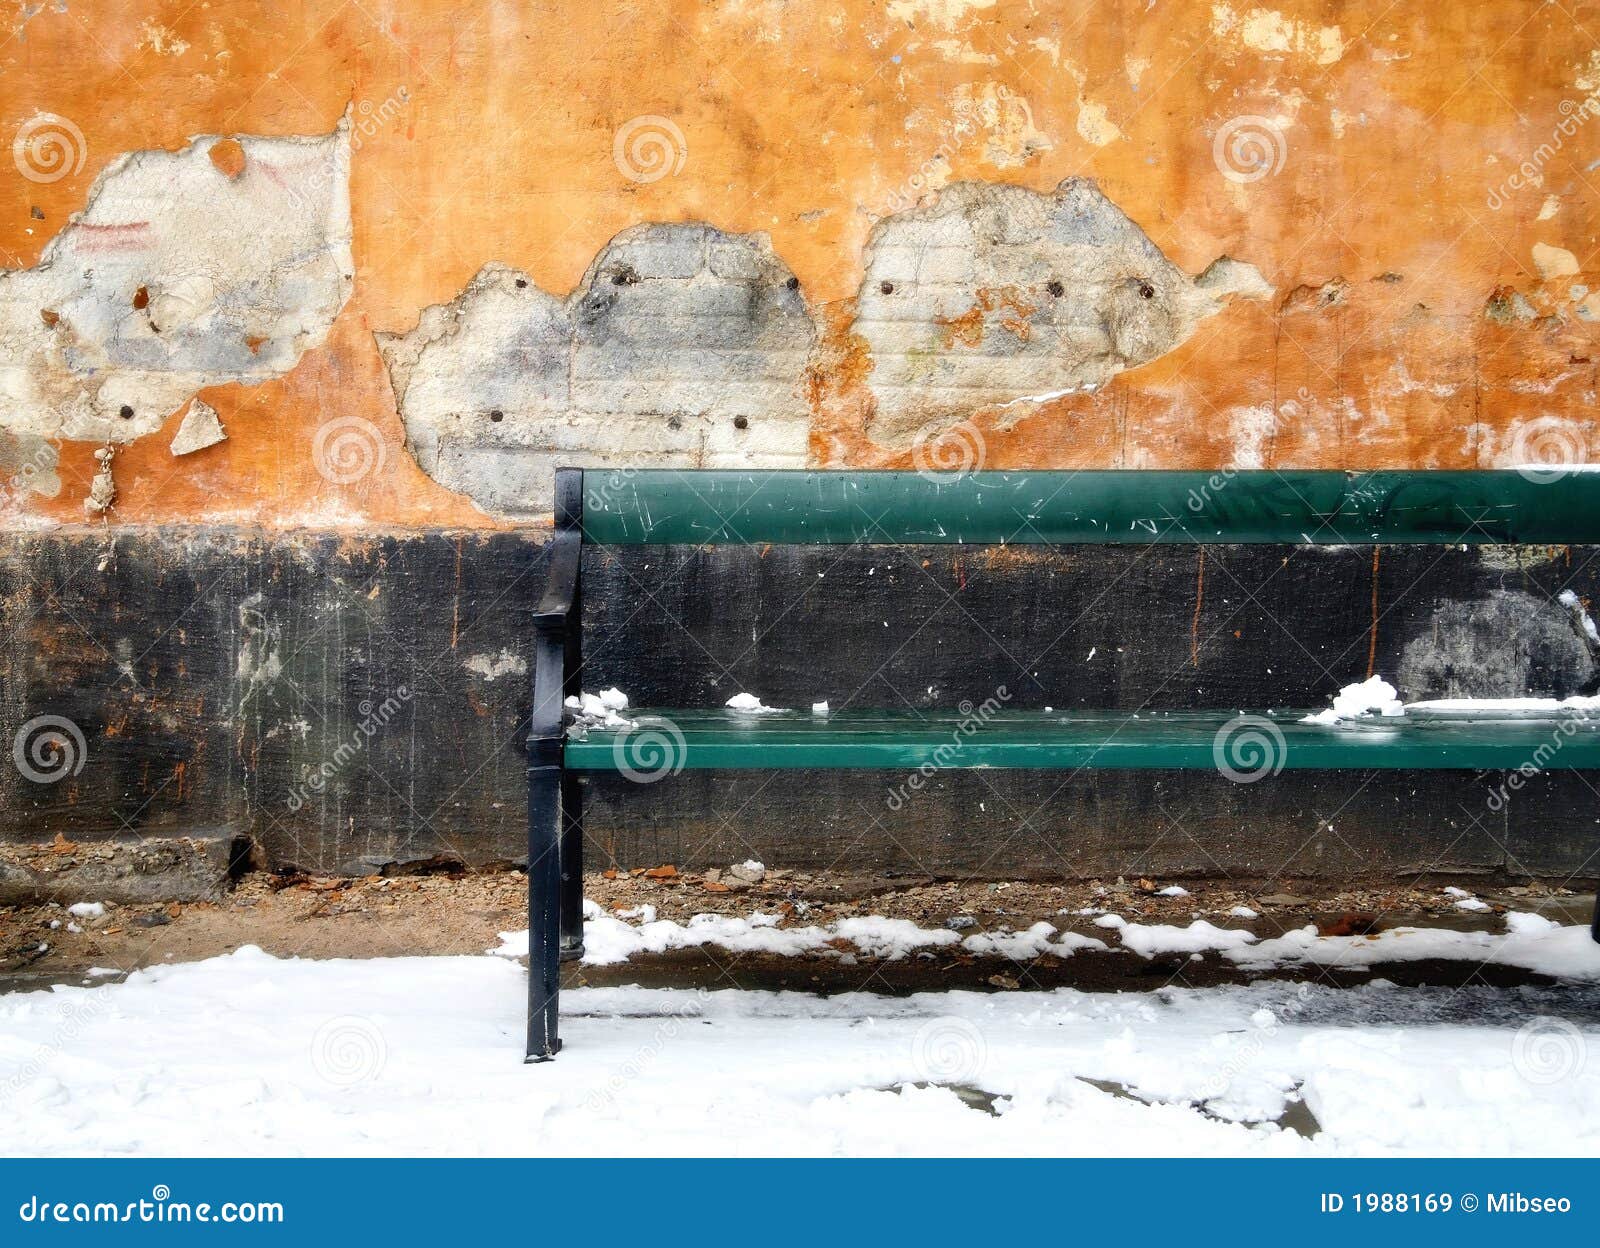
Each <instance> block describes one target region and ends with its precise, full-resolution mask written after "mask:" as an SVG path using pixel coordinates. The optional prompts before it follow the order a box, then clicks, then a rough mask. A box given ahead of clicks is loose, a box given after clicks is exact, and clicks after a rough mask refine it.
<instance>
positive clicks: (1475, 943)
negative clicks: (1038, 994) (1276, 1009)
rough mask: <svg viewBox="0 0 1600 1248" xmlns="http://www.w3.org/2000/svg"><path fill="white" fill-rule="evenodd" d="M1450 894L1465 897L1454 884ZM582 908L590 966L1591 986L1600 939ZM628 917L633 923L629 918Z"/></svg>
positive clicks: (515, 944) (523, 938) (518, 945)
mask: <svg viewBox="0 0 1600 1248" xmlns="http://www.w3.org/2000/svg"><path fill="white" fill-rule="evenodd" d="M747 865H750V864H747ZM754 865H759V864H754ZM1447 891H1448V890H1447ZM1455 891H1456V892H1463V893H1464V890H1461V889H1457V890H1455ZM1465 895H1466V896H1468V897H1470V896H1471V894H1469V893H1468V894H1465ZM583 906H584V911H583V913H584V925H583V939H584V957H583V960H584V961H585V962H586V963H588V964H589V965H591V966H607V965H614V964H616V963H619V962H626V961H628V960H629V959H630V958H632V957H635V956H637V955H639V954H658V953H665V952H667V951H668V950H672V949H698V948H712V949H720V950H723V951H724V952H727V953H733V954H740V953H760V954H773V955H778V956H782V957H797V956H799V955H801V954H809V955H813V956H822V957H840V958H849V959H854V958H855V956H856V955H855V954H854V953H851V952H846V951H841V950H839V949H838V948H836V943H837V942H838V941H840V940H841V939H842V940H845V941H849V942H850V943H851V944H852V945H854V946H855V948H856V949H858V950H860V952H862V953H864V954H866V955H867V956H869V957H873V958H891V959H893V958H904V957H909V956H911V955H913V954H917V953H924V952H931V951H933V950H937V949H947V950H948V949H954V948H957V947H959V948H960V949H961V951H963V952H965V953H969V954H973V955H976V956H978V957H996V956H998V957H1006V958H1013V959H1015V960H1017V961H1019V962H1020V961H1026V960H1028V959H1031V958H1037V957H1041V956H1043V955H1044V954H1051V955H1054V956H1055V957H1058V958H1067V957H1071V956H1072V955H1073V954H1074V953H1077V952H1079V951H1081V950H1084V949H1093V950H1095V951H1097V952H1105V951H1109V950H1116V949H1119V948H1120V949H1122V950H1126V951H1127V952H1129V953H1132V954H1136V955H1138V956H1139V957H1142V958H1154V957H1159V956H1161V955H1163V954H1173V953H1187V954H1191V955H1194V954H1205V953H1220V954H1222V955H1223V956H1224V957H1226V958H1228V959H1230V960H1231V961H1233V962H1236V963H1238V964H1240V965H1241V966H1243V967H1245V968H1247V969H1249V970H1253V971H1263V970H1273V969H1276V968H1279V967H1284V966H1291V967H1301V966H1327V967H1339V968H1340V969H1342V970H1361V969H1364V968H1367V967H1371V966H1375V965H1378V964H1380V963H1384V962H1418V961H1423V960H1432V959H1439V960H1443V961H1453V962H1476V963H1487V964H1490V965H1498V966H1511V967H1517V968H1519V969H1522V970H1527V971H1535V972H1538V973H1540V974H1546V975H1551V976H1555V977H1557V978H1563V979H1572V980H1578V981H1589V982H1600V945H1597V944H1595V943H1594V941H1593V940H1592V939H1591V938H1590V935H1589V929H1588V928H1587V927H1580V926H1568V927H1563V926H1561V925H1559V924H1557V923H1553V922H1551V921H1550V920H1549V919H1546V918H1544V917H1542V916H1541V915H1537V914H1519V913H1516V912H1514V911H1513V912H1512V913H1510V914H1508V915H1506V919H1505V922H1506V931H1505V932H1504V933H1498V934H1497V933H1494V932H1489V931H1472V932H1460V931H1452V930H1447V929H1444V928H1417V927H1395V928H1390V929H1389V930H1387V931H1383V932H1379V933H1376V934H1375V935H1370V936H1320V935H1318V934H1317V929H1316V928H1315V927H1314V926H1310V925H1308V926H1306V927H1303V928H1299V929H1297V930H1295V931H1291V932H1286V933H1285V934H1284V935H1282V936H1277V937H1274V938H1271V939H1268V940H1262V939H1261V938H1260V937H1258V936H1257V935H1256V934H1255V933H1254V932H1252V931H1250V930H1249V929H1248V928H1242V927H1218V926H1216V925H1215V924H1213V923H1209V922H1207V921H1206V920H1205V919H1195V920H1193V921H1192V922H1190V923H1189V924H1188V925H1187V926H1179V925H1177V924H1174V923H1133V922H1129V921H1128V920H1127V919H1125V918H1123V917H1122V916H1121V915H1119V914H1106V913H1100V914H1098V917H1096V918H1094V919H1093V920H1092V922H1093V924H1094V926H1095V927H1097V928H1101V929H1103V930H1105V931H1106V932H1107V933H1108V936H1110V937H1114V938H1115V939H1116V940H1117V941H1118V944H1117V945H1114V946H1113V945H1108V944H1107V943H1106V942H1105V941H1104V940H1097V939H1095V938H1094V937H1092V936H1084V935H1081V934H1079V933H1077V932H1070V931H1061V932H1058V931H1057V930H1056V928H1055V927H1054V926H1053V925H1051V924H1049V923H1042V922H1041V923H1035V924H1034V925H1033V926H1032V927H1029V928H1027V929H1026V930H1024V931H1021V932H975V933H973V934H972V935H971V936H968V937H966V938H965V939H963V938H962V937H961V936H960V935H959V934H957V933H956V932H954V931H951V930H949V929H947V928H942V927H934V928H928V927H919V926H917V925H916V924H915V923H913V922H912V921H911V920H910V919H889V918H884V917H883V916H882V915H868V916H863V917H860V918H849V919H840V920H839V921H838V922H836V923H831V924H828V925H826V926H816V925H813V926H810V927H780V926H779V923H780V922H781V918H780V916H779V915H777V914H768V913H761V912H757V913H754V914H751V915H749V916H748V917H740V916H737V915H724V914H697V915H695V916H694V917H693V918H691V919H690V920H689V921H688V922H687V923H676V922H674V921H673V920H671V919H657V918H656V910H655V907H654V906H648V905H646V906H640V907H639V908H638V909H636V910H626V911H620V912H618V913H617V914H607V913H606V912H605V911H604V910H602V909H601V908H600V907H599V906H597V905H596V904H595V903H594V902H593V901H589V900H585V901H584V903H583ZM1240 911H1245V913H1246V914H1247V915H1248V916H1249V917H1251V918H1255V917H1259V916H1257V915H1256V914H1255V912H1254V911H1251V910H1247V908H1246V907H1243V906H1238V907H1235V908H1234V911H1233V913H1234V914H1235V915H1236V916H1237V917H1245V916H1244V915H1240V914H1239V912H1240ZM634 919H637V920H638V922H637V923H633V922H630V921H629V920H634ZM490 952H491V953H494V954H497V955H499V956H501V957H507V958H522V957H526V956H527V954H528V933H527V931H526V930H523V931H520V932H502V933H501V934H500V944H499V946H498V947H496V948H495V949H492V950H490Z"/></svg>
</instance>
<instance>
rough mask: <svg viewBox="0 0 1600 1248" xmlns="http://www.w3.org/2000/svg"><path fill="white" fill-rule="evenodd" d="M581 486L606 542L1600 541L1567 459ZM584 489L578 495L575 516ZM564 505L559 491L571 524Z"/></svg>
mask: <svg viewBox="0 0 1600 1248" xmlns="http://www.w3.org/2000/svg"><path fill="white" fill-rule="evenodd" d="M563 475H565V474H563ZM576 475H577V474H572V476H573V477H575V476H576ZM568 480H569V481H570V480H571V478H568ZM572 485H573V486H576V482H575V481H573V482H572ZM575 492H576V491H575V489H574V490H573V493H575ZM559 493H560V489H559V487H558V494H559ZM581 498H582V504H581V529H582V534H583V541H585V542H588V543H595V544H601V545H665V544H672V543H686V544H689V545H704V544H717V543H733V542H745V543H773V544H777V545H790V544H794V545H800V544H851V543H858V542H859V543H866V544H915V543H928V544H952V543H953V544H974V545H978V544H983V545H998V544H1007V543H1049V544H1052V545H1054V544H1069V543H1083V544H1106V543H1130V544H1138V545H1148V544H1151V543H1164V544H1227V543H1287V544H1290V545H1311V546H1345V545H1378V544H1391V543H1393V544H1402V543H1403V544H1444V545H1458V544H1466V545H1484V544H1496V545H1498V544H1537V545H1564V544H1568V543H1594V542H1600V475H1594V474H1591V473H1589V472H1587V471H1585V470H1583V469H1580V468H1571V467H1560V466H1552V467H1550V468H1529V469H1522V470H1514V471H1512V470H1507V471H1487V472H1479V471H1418V472H1337V471H1303V472H1302V471H1288V472H1279V471H1275V470H1238V471H1235V470H1228V469H1223V470H1218V471H1216V472H1209V473H1208V472H1165V471H1144V470H1123V471H1021V472H972V473H949V474H935V473H917V472H844V471H757V470H738V471H716V470H711V471H704V470H702V471H677V470H673V469H650V470H636V469H602V470H590V471H587V472H585V473H584V474H583V476H582V495H581ZM575 501H576V500H575V499H571V498H569V500H568V503H567V506H566V509H565V510H566V514H567V516H568V517H569V518H575V517H572V512H573V511H574V510H576V508H574V507H573V506H572V503H573V502H575ZM562 511H563V508H562V506H561V501H560V499H559V498H558V507H557V512H558V516H557V521H558V525H559V524H560V523H561V519H562V514H561V513H562Z"/></svg>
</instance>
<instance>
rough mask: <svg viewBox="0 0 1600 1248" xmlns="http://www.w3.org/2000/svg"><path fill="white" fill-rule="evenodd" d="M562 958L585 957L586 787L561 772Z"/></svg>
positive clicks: (569, 772)
mask: <svg viewBox="0 0 1600 1248" xmlns="http://www.w3.org/2000/svg"><path fill="white" fill-rule="evenodd" d="M561 829H562V830H561V960H562V961H563V962H576V961H577V960H578V959H579V958H581V957H583V789H582V787H581V786H580V785H579V784H578V776H577V773H575V772H571V771H567V770H566V769H565V768H563V769H562V772H561Z"/></svg>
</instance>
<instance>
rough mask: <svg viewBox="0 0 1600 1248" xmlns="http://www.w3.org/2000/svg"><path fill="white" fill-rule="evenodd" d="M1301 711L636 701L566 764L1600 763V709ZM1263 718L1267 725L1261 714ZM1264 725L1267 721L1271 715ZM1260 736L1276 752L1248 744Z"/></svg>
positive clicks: (1248, 766)
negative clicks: (1580, 713) (825, 710)
mask: <svg viewBox="0 0 1600 1248" xmlns="http://www.w3.org/2000/svg"><path fill="white" fill-rule="evenodd" d="M1306 714H1307V712H1306V711H1303V710H1300V711H1290V710H1284V711H1277V712H1273V713H1267V712H1261V713H1260V714H1259V715H1255V714H1254V713H1253V714H1252V716H1251V718H1250V719H1248V720H1246V721H1244V722H1235V721H1239V720H1240V714H1239V712H1236V711H1170V712H1161V711H1141V712H1139V713H1138V714H1137V715H1135V714H1134V713H1133V712H1129V711H1105V710H1102V711H1086V710H1077V711H1070V712H1059V711H1058V712H1051V713H1045V712H1043V711H1013V710H1002V711H1000V712H998V713H997V714H995V715H993V716H992V717H991V718H989V719H988V720H987V722H980V721H979V720H978V719H977V718H976V717H974V716H970V715H969V716H962V715H960V714H958V713H955V712H946V713H930V714H918V713H915V712H910V711H873V710H861V711H840V712H836V713H834V714H832V715H829V716H826V717H822V716H813V715H811V714H809V713H808V712H801V711H788V712H784V713H782V714H773V715H749V714H740V713H736V712H733V711H727V710H722V709H716V710H702V709H694V710H671V709H668V710H659V711H650V710H641V711H630V712H628V717H629V719H630V720H632V721H634V723H635V725H636V727H634V728H631V729H626V730H601V729H589V730H588V732H587V734H586V736H585V737H584V739H582V740H576V739H574V740H569V741H568V742H567V745H566V765H567V766H568V767H570V768H574V769H577V770H582V771H625V770H630V769H631V770H633V771H635V772H638V773H641V774H645V775H657V774H660V773H661V772H663V771H677V770H681V769H685V768H688V769H700V770H708V769H713V768H736V769H742V768H784V769H795V768H813V767H814V768H885V769H896V768H904V769H911V768H917V767H921V766H923V765H924V764H930V765H933V766H936V767H944V768H974V767H997V768H1040V769H1060V768H1078V767H1095V768H1115V769H1122V770H1155V769H1185V770H1216V769H1220V764H1221V763H1226V764H1227V765H1229V766H1231V767H1232V768H1233V769H1234V770H1236V771H1238V772H1240V773H1245V774H1252V773H1255V772H1257V771H1259V770H1262V769H1265V770H1270V771H1276V770H1277V769H1278V768H1277V766H1276V764H1277V763H1278V762H1280V761H1281V765H1282V767H1284V768H1292V769H1304V770H1314V769H1320V768H1339V769H1348V768H1353V769H1366V768H1380V769H1386V770H1404V769H1417V770H1429V769H1450V770H1463V769H1464V770H1489V771H1493V770H1514V769H1516V768H1518V767H1521V766H1523V765H1524V764H1533V765H1536V766H1540V767H1542V768H1546V769H1548V768H1564V769H1573V768H1593V769H1600V720H1596V721H1585V722H1581V723H1579V722H1578V721H1573V720H1567V721H1558V720H1554V719H1531V720H1515V721H1508V720H1471V721H1466V722H1451V723H1437V722H1435V723H1405V722H1398V721H1388V722H1382V721H1380V722H1378V723H1372V724H1369V723H1361V724H1357V725H1348V726H1347V725H1340V726H1324V725H1319V724H1307V723H1303V722H1301V721H1302V719H1303V717H1304V716H1305V715H1306ZM1263 720H1265V721H1267V723H1266V724H1263V723H1262V722H1261V721H1263ZM1268 725H1270V726H1268ZM1252 745H1259V747H1260V749H1263V750H1266V751H1269V753H1268V754H1267V755H1266V762H1265V764H1263V762H1262V759H1263V754H1262V753H1260V752H1259V751H1258V752H1255V753H1252V752H1251V747H1252Z"/></svg>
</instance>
